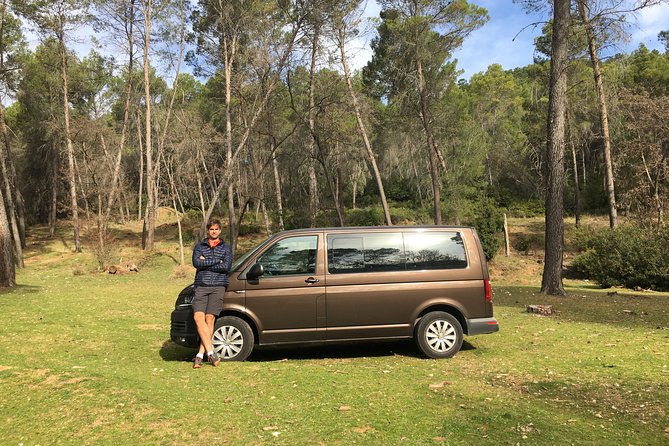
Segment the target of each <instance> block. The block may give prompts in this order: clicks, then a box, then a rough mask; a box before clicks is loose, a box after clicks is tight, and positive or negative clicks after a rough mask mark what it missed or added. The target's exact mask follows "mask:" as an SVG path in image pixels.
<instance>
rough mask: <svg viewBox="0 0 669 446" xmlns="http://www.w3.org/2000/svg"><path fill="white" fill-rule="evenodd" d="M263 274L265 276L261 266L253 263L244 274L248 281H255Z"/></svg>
mask: <svg viewBox="0 0 669 446" xmlns="http://www.w3.org/2000/svg"><path fill="white" fill-rule="evenodd" d="M263 274H265V269H264V268H263V266H262V264H260V263H254V264H253V265H252V266H251V268H250V269H249V270H248V272H247V273H246V278H247V279H248V280H256V279H258V277H260V276H262V275H263Z"/></svg>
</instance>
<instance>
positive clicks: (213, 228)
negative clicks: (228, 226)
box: [207, 219, 221, 239]
mask: <svg viewBox="0 0 669 446" xmlns="http://www.w3.org/2000/svg"><path fill="white" fill-rule="evenodd" d="M220 234H221V222H220V220H216V219H214V220H209V222H208V223H207V235H208V236H209V238H211V239H217V238H218V236H219V235H220Z"/></svg>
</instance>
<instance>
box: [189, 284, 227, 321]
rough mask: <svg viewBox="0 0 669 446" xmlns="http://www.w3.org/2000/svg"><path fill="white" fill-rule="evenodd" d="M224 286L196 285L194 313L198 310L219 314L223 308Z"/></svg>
mask: <svg viewBox="0 0 669 446" xmlns="http://www.w3.org/2000/svg"><path fill="white" fill-rule="evenodd" d="M224 296H225V287H224V286H199V287H195V297H193V303H192V305H193V313H197V312H198V311H199V312H201V313H205V314H213V315H216V316H218V315H219V313H220V312H221V310H222V309H223V297H224Z"/></svg>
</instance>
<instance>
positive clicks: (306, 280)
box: [305, 277, 320, 283]
mask: <svg viewBox="0 0 669 446" xmlns="http://www.w3.org/2000/svg"><path fill="white" fill-rule="evenodd" d="M305 282H306V283H318V282H320V280H318V279H316V278H315V277H309V278H308V279H305Z"/></svg>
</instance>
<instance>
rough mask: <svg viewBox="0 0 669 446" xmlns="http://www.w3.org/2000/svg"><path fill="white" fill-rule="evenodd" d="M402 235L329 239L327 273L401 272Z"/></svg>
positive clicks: (335, 237) (391, 234) (343, 236)
mask: <svg viewBox="0 0 669 446" xmlns="http://www.w3.org/2000/svg"><path fill="white" fill-rule="evenodd" d="M405 268H406V267H405V265H404V246H403V243H402V234H401V233H399V232H398V233H387V234H369V235H363V236H360V235H347V234H346V235H345V234H342V235H330V236H328V271H329V272H330V273H332V274H341V273H359V272H381V271H404V270H405Z"/></svg>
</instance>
